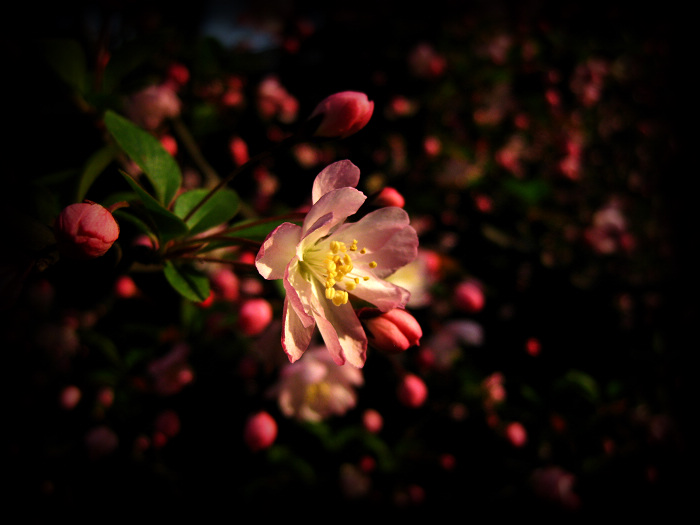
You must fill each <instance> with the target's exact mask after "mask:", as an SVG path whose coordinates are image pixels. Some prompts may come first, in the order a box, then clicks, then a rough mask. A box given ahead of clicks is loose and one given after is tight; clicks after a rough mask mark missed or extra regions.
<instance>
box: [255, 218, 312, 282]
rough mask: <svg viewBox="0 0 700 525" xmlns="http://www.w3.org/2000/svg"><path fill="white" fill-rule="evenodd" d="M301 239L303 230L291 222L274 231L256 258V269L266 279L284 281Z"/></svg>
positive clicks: (266, 239)
mask: <svg viewBox="0 0 700 525" xmlns="http://www.w3.org/2000/svg"><path fill="white" fill-rule="evenodd" d="M300 239H301V228H300V227H299V226H297V225H296V224H292V223H290V222H285V223H282V224H280V225H279V226H278V227H277V228H275V229H274V230H272V231H271V232H270V234H269V235H268V236H267V237H266V238H265V240H264V241H263V243H262V246H261V247H260V250H259V251H258V254H257V256H256V257H255V267H256V268H257V269H258V272H259V273H260V275H262V276H263V277H264V278H265V279H282V277H284V273H285V271H286V268H287V265H288V264H289V261H291V260H292V257H294V255H295V253H296V247H297V244H299V240H300Z"/></svg>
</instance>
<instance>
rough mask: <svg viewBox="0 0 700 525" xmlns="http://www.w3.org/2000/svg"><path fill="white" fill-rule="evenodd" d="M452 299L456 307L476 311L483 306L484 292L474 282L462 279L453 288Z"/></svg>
mask: <svg viewBox="0 0 700 525" xmlns="http://www.w3.org/2000/svg"><path fill="white" fill-rule="evenodd" d="M454 300H455V305H456V306H457V308H460V309H461V310H464V311H466V312H470V313H476V312H478V311H479V310H481V309H482V308H483V307H484V292H483V291H482V289H481V286H479V285H478V284H476V283H475V282H472V281H464V282H462V283H460V284H458V285H457V287H456V288H455V291H454Z"/></svg>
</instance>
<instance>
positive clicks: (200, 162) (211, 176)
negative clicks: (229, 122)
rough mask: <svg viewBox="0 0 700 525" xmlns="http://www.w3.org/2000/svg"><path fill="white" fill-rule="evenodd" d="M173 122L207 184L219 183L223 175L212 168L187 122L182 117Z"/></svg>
mask: <svg viewBox="0 0 700 525" xmlns="http://www.w3.org/2000/svg"><path fill="white" fill-rule="evenodd" d="M171 123H172V125H173V128H174V130H175V133H177V136H178V138H179V139H180V142H182V144H183V146H185V149H186V150H187V153H188V154H189V156H190V157H192V160H193V161H194V163H195V164H196V165H197V167H198V168H199V170H200V171H201V172H202V174H203V175H204V179H205V186H209V185H211V184H214V183H218V182H219V181H220V180H221V177H219V175H218V173H216V170H215V169H214V168H212V166H211V164H209V163H208V162H207V159H205V158H204V155H202V151H201V150H200V149H199V146H198V145H197V141H196V140H195V139H194V137H193V136H192V134H191V133H190V130H189V129H188V128H187V126H185V123H184V122H182V119H180V118H178V117H175V118H173V119H171ZM191 215H192V213H190V215H188V216H187V218H188V219H189V218H190V216H191Z"/></svg>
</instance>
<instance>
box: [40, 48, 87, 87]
mask: <svg viewBox="0 0 700 525" xmlns="http://www.w3.org/2000/svg"><path fill="white" fill-rule="evenodd" d="M43 46H44V47H43V52H44V57H46V60H47V62H48V63H49V66H51V68H52V69H53V70H54V71H55V72H56V73H57V74H58V76H59V77H60V78H61V80H62V81H63V82H65V83H66V84H67V85H68V86H70V87H71V88H72V89H73V90H75V91H77V92H78V93H80V94H84V93H85V87H86V85H87V82H86V79H87V62H86V60H85V53H84V52H83V49H82V47H81V46H80V44H79V43H78V41H77V40H72V39H67V38H49V39H46V40H45V41H44V42H43Z"/></svg>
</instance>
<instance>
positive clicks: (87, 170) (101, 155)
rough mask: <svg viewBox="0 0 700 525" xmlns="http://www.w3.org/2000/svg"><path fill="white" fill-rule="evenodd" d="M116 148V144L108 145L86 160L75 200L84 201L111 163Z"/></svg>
mask: <svg viewBox="0 0 700 525" xmlns="http://www.w3.org/2000/svg"><path fill="white" fill-rule="evenodd" d="M115 153H116V150H115V148H114V146H111V145H107V146H105V147H104V148H101V149H99V150H97V151H96V152H95V153H93V154H92V155H91V156H90V158H89V159H88V160H87V162H85V165H84V166H83V172H82V173H81V174H80V181H79V182H78V190H77V192H76V194H75V202H82V201H83V199H84V198H85V195H86V194H87V192H88V190H89V189H90V186H92V183H93V182H95V179H96V178H97V177H98V176H99V175H100V173H102V172H103V171H104V170H105V168H107V166H109V163H110V162H112V160H113V159H114V155H115Z"/></svg>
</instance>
